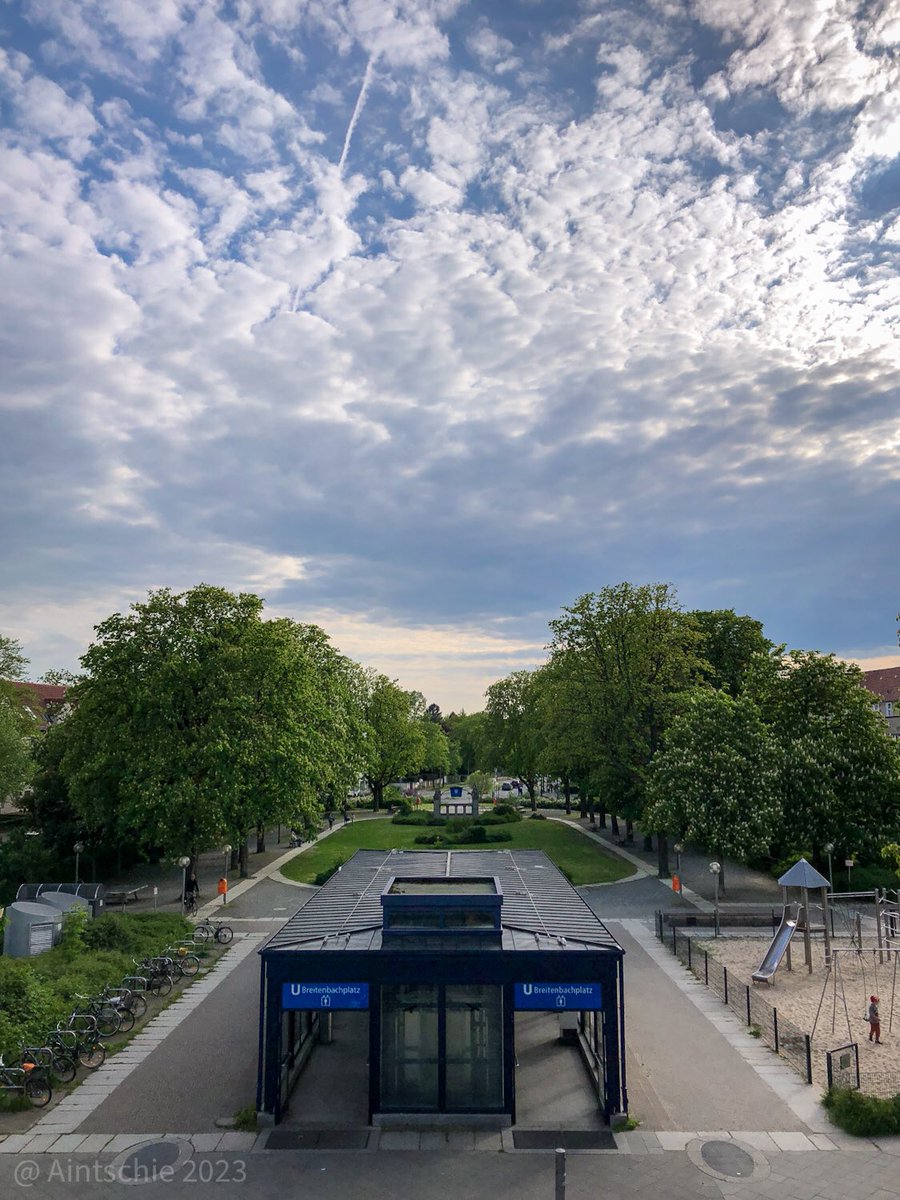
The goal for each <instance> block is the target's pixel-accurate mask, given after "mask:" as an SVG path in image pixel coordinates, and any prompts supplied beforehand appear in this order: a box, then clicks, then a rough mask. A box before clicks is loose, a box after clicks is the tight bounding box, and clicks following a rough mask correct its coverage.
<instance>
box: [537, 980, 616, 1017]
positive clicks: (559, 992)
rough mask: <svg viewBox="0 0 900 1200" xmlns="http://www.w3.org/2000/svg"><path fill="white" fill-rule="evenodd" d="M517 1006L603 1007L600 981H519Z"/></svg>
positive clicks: (574, 1008) (575, 1010)
mask: <svg viewBox="0 0 900 1200" xmlns="http://www.w3.org/2000/svg"><path fill="white" fill-rule="evenodd" d="M515 987H516V1005H515V1006H516V1008H531V1009H541V1010H544V1011H546V1010H547V1009H556V1010H569V1011H574V1012H581V1011H582V1010H586V1009H591V1010H596V1009H602V1008H603V1003H602V1000H601V996H600V984H599V983H517V984H516V985H515Z"/></svg>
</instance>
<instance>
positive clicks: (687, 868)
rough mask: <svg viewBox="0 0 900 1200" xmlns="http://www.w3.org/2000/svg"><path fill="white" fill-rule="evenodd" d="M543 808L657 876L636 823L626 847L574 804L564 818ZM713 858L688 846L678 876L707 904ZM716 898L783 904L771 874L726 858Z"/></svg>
mask: <svg viewBox="0 0 900 1200" xmlns="http://www.w3.org/2000/svg"><path fill="white" fill-rule="evenodd" d="M539 811H540V810H539ZM543 811H544V813H545V815H546V816H555V817H560V818H563V819H566V820H571V821H572V822H573V823H575V824H577V825H578V826H579V827H580V828H582V829H586V830H587V831H589V832H590V833H591V834H592V836H594V837H596V839H597V840H598V841H599V842H602V843H603V844H604V846H605V847H606V848H607V849H608V850H609V851H610V853H611V854H620V855H623V856H624V857H625V858H627V859H628V860H629V861H631V862H635V863H636V865H638V866H640V867H643V868H644V869H645V870H647V871H648V872H649V873H650V874H652V875H656V872H657V856H656V848H655V844H654V849H653V850H645V849H644V835H643V833H642V832H641V830H640V829H639V828H638V827H637V826H635V833H634V845H633V846H628V845H624V844H621V843H620V842H619V841H618V840H617V839H616V838H615V837H613V835H612V833H611V831H610V829H609V828H608V827H607V828H606V829H601V828H600V826H599V824H597V825H594V826H592V825H591V824H590V820H589V818H587V817H585V818H584V819H581V818H579V816H578V809H577V807H576V806H573V811H572V816H571V818H566V815H565V813H564V812H563V811H562V810H561V809H549V808H548V809H545V810H543ZM620 828H621V829H622V830H624V822H620ZM712 857H713V856H712V855H709V854H704V853H701V852H700V851H698V850H695V849H694V848H693V847H691V846H689V847H687V848H686V849H685V850H684V851H683V852H682V854H681V871H680V877H681V881H682V884H683V885H684V887H685V888H689V889H690V890H691V891H692V892H694V893H695V894H696V895H698V896H700V897H702V899H704V900H706V901H708V902H709V903H713V902H714V900H715V898H716V885H715V877H714V876H713V875H711V874H710V871H709V864H710V861H711V859H712ZM669 869H670V870H671V871H677V860H676V856H675V853H674V852H673V850H672V843H671V842H670V843H669ZM719 901H720V903H721V904H768V905H775V906H777V907H780V906H781V904H782V899H781V888H780V887H779V886H778V884H777V883H776V882H775V880H774V879H772V878H771V876H769V875H764V874H763V873H762V872H760V871H754V870H752V869H751V868H750V867H746V866H744V865H743V864H742V863H736V862H733V861H732V860H731V859H726V860H725V887H724V888H720V890H719Z"/></svg>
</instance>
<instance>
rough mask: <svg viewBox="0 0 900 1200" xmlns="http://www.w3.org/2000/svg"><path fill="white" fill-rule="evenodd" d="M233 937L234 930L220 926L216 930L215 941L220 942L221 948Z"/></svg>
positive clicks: (228, 926) (227, 926)
mask: <svg viewBox="0 0 900 1200" xmlns="http://www.w3.org/2000/svg"><path fill="white" fill-rule="evenodd" d="M233 937H234V930H233V929H232V928H231V926H230V925H220V926H219V928H218V929H217V930H216V941H217V942H221V943H222V945H223V946H227V945H228V943H229V942H230V941H231V939H232V938H233Z"/></svg>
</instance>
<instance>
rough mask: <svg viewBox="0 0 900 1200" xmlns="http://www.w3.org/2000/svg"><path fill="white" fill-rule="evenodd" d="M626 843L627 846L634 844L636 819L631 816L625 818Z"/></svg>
mask: <svg viewBox="0 0 900 1200" xmlns="http://www.w3.org/2000/svg"><path fill="white" fill-rule="evenodd" d="M625 844H626V845H627V846H633V845H634V821H632V819H631V817H626V818H625Z"/></svg>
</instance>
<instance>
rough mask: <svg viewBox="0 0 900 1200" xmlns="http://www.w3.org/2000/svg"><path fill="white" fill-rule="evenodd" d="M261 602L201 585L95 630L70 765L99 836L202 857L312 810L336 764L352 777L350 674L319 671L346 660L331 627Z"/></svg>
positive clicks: (160, 596) (71, 720) (70, 725)
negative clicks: (275, 612)
mask: <svg viewBox="0 0 900 1200" xmlns="http://www.w3.org/2000/svg"><path fill="white" fill-rule="evenodd" d="M262 607H263V603H262V601H261V600H260V599H259V597H257V596H253V595H248V594H241V595H233V594H232V593H230V592H226V591H224V590H222V589H220V588H215V587H210V586H208V585H205V584H201V585H199V586H198V587H195V588H193V589H191V590H190V591H188V592H184V593H181V594H174V593H172V592H171V591H169V590H168V589H161V590H159V591H156V592H151V593H150V596H149V598H148V600H147V601H146V602H145V603H142V604H134V605H132V607H131V609H130V611H129V612H128V613H127V614H125V615H123V614H121V613H116V614H114V615H113V616H111V617H109V618H108V619H107V620H106V621H104V622H102V623H101V624H100V625H98V626H97V628H96V631H95V641H94V642H93V644H92V645H91V646H90V648H89V649H88V651H87V652H86V653H85V655H84V656H83V658H82V660H81V661H82V665H83V667H84V670H85V678H84V679H82V681H81V682H80V683H79V684H78V685H77V686H76V687H75V688H74V691H73V698H74V701H75V703H74V710H73V712H72V713H71V715H70V716H69V717H68V719H67V721H66V750H65V753H64V755H63V758H62V763H61V769H62V772H63V774H64V776H65V777H66V780H67V782H68V785H69V789H70V795H71V797H72V802H73V804H74V806H75V808H76V809H77V811H78V813H79V815H80V817H81V819H82V821H83V822H84V824H85V827H86V829H87V831H88V832H89V835H90V836H92V837H93V838H94V839H96V840H98V841H102V840H104V839H106V838H109V837H131V838H136V837H137V838H140V840H141V841H142V842H143V843H144V844H147V845H152V846H157V847H160V848H162V849H163V850H164V851H165V852H166V853H168V854H170V855H176V854H185V853H187V854H190V855H192V856H193V855H196V853H197V852H198V851H199V850H201V849H204V848H206V847H207V846H210V845H213V844H215V842H216V841H217V840H220V839H222V838H224V837H225V836H226V835H230V834H232V833H233V832H238V833H240V834H241V835H243V834H244V833H245V831H247V830H249V829H250V828H252V827H253V825H255V824H258V823H259V822H260V821H263V820H277V819H282V818H283V819H287V818H288V816H289V815H292V814H295V813H297V812H298V810H299V811H301V812H302V811H303V810H304V808H305V809H309V808H311V807H312V806H313V805H314V803H315V789H316V787H317V786H318V785H319V784H320V783H321V781H322V780H323V779H327V778H329V777H333V776H334V775H335V773H336V772H340V771H341V770H344V772H345V775H346V777H347V778H350V777H352V773H353V768H352V763H353V761H354V756H356V757H357V758H358V755H359V750H358V747H356V746H355V745H354V744H353V739H352V736H349V737H347V738H346V740H345V735H346V734H347V729H346V728H345V725H344V723H343V721H344V715H345V714H344V710H343V709H342V707H341V703H342V701H341V699H340V698H338V699H336V697H338V693H341V696H342V694H343V693H342V692H341V689H340V686H339V677H340V670H339V669H338V668H337V667H334V672H335V674H334V677H333V678H331V677H330V676H329V675H328V673H327V671H323V664H333V663H335V662H336V661H337V657H338V656H336V655H334V653H333V652H330V651H329V649H328V646H327V639H326V638H325V636H324V634H322V632H321V630H317V629H316V628H315V627H313V626H300V625H296V624H294V623H293V622H290V621H283V620H281V621H263V620H262ZM345 708H346V713H347V714H351V713H352V708H353V704H352V699H351V698H350V697H349V695H348V697H347V699H346V704H345ZM346 720H347V721H348V722H351V723H352V716H350V715H347V717H346ZM336 764H341V766H337V765H336Z"/></svg>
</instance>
